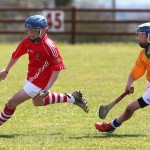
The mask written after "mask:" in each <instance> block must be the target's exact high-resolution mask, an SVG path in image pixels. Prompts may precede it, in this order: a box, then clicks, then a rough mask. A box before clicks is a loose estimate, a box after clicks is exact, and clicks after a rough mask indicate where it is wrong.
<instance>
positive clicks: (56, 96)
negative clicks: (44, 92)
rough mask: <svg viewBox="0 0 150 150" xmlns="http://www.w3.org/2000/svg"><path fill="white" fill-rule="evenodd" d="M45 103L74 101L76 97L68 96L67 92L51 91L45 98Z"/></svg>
mask: <svg viewBox="0 0 150 150" xmlns="http://www.w3.org/2000/svg"><path fill="white" fill-rule="evenodd" d="M44 101H45V105H48V104H54V103H65V102H71V103H74V101H75V100H74V97H73V96H72V95H69V96H67V95H66V94H60V93H49V95H48V96H46V97H45V99H44Z"/></svg>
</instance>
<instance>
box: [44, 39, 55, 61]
mask: <svg viewBox="0 0 150 150" xmlns="http://www.w3.org/2000/svg"><path fill="white" fill-rule="evenodd" d="M45 42H46V44H47V45H48V46H49V47H50V50H51V52H52V54H53V56H54V58H57V57H58V52H57V51H56V50H55V47H56V46H55V45H54V43H53V42H52V41H51V40H50V39H46V41H45Z"/></svg>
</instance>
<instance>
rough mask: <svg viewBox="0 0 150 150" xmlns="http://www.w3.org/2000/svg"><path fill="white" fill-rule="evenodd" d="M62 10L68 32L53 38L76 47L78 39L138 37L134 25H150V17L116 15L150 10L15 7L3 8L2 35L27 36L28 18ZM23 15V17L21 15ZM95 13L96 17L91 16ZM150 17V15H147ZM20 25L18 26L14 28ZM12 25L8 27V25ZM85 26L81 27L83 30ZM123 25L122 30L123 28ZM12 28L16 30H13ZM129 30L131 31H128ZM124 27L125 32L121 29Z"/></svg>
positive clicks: (55, 33)
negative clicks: (24, 25)
mask: <svg viewBox="0 0 150 150" xmlns="http://www.w3.org/2000/svg"><path fill="white" fill-rule="evenodd" d="M58 10H59V11H60V10H61V11H63V12H64V13H65V19H64V24H65V30H64V31H63V32H51V31H49V33H50V34H51V35H58V36H60V35H65V36H68V37H69V38H68V39H69V42H70V43H72V44H74V43H76V41H77V37H78V36H84V37H88V36H90V37H91V38H92V37H95V38H97V41H99V39H100V37H101V36H111V37H112V36H119V37H120V36H130V35H135V28H134V30H129V28H130V27H131V25H135V26H137V25H138V24H141V23H144V22H148V21H149V20H150V18H148V17H147V16H146V17H143V18H138V19H117V18H116V14H117V13H119V12H120V13H131V14H132V13H137V14H139V13H146V14H149V13H150V9H76V8H58V9H56V8H12V7H0V24H1V26H3V28H2V27H1V29H0V34H7V35H8V34H9V35H11V34H13V35H14V34H15V35H17V34H24V30H23V25H22V28H19V27H18V26H19V25H18V24H20V23H21V24H23V23H24V21H25V19H26V17H27V16H29V15H32V14H35V13H40V12H43V11H58ZM21 14H23V15H21ZM92 14H93V15H92ZM148 16H150V15H148ZM13 24H17V25H13ZM8 25H11V26H10V27H8V28H5V27H6V26H8ZM81 26H82V27H81ZM121 26H122V27H121ZM11 27H13V28H11ZM128 27H129V28H128ZM121 28H122V29H121Z"/></svg>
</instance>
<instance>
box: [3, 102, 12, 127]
mask: <svg viewBox="0 0 150 150" xmlns="http://www.w3.org/2000/svg"><path fill="white" fill-rule="evenodd" d="M14 112H15V109H9V108H8V107H7V104H6V105H5V108H4V110H3V111H2V112H1V114H0V126H1V125H2V124H3V123H4V122H6V121H7V120H8V119H9V118H11V116H12V115H13V113H14Z"/></svg>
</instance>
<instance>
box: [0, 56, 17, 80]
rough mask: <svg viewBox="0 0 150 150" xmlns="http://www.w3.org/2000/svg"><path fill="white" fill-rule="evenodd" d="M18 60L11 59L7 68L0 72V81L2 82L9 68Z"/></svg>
mask: <svg viewBox="0 0 150 150" xmlns="http://www.w3.org/2000/svg"><path fill="white" fill-rule="evenodd" d="M17 60H18V58H11V59H10V61H9V63H8V65H7V67H6V68H5V69H3V70H2V71H1V72H0V81H1V80H4V79H5V78H6V76H7V74H8V72H9V70H10V69H11V67H12V66H13V65H14V64H15V63H16V62H17Z"/></svg>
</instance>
